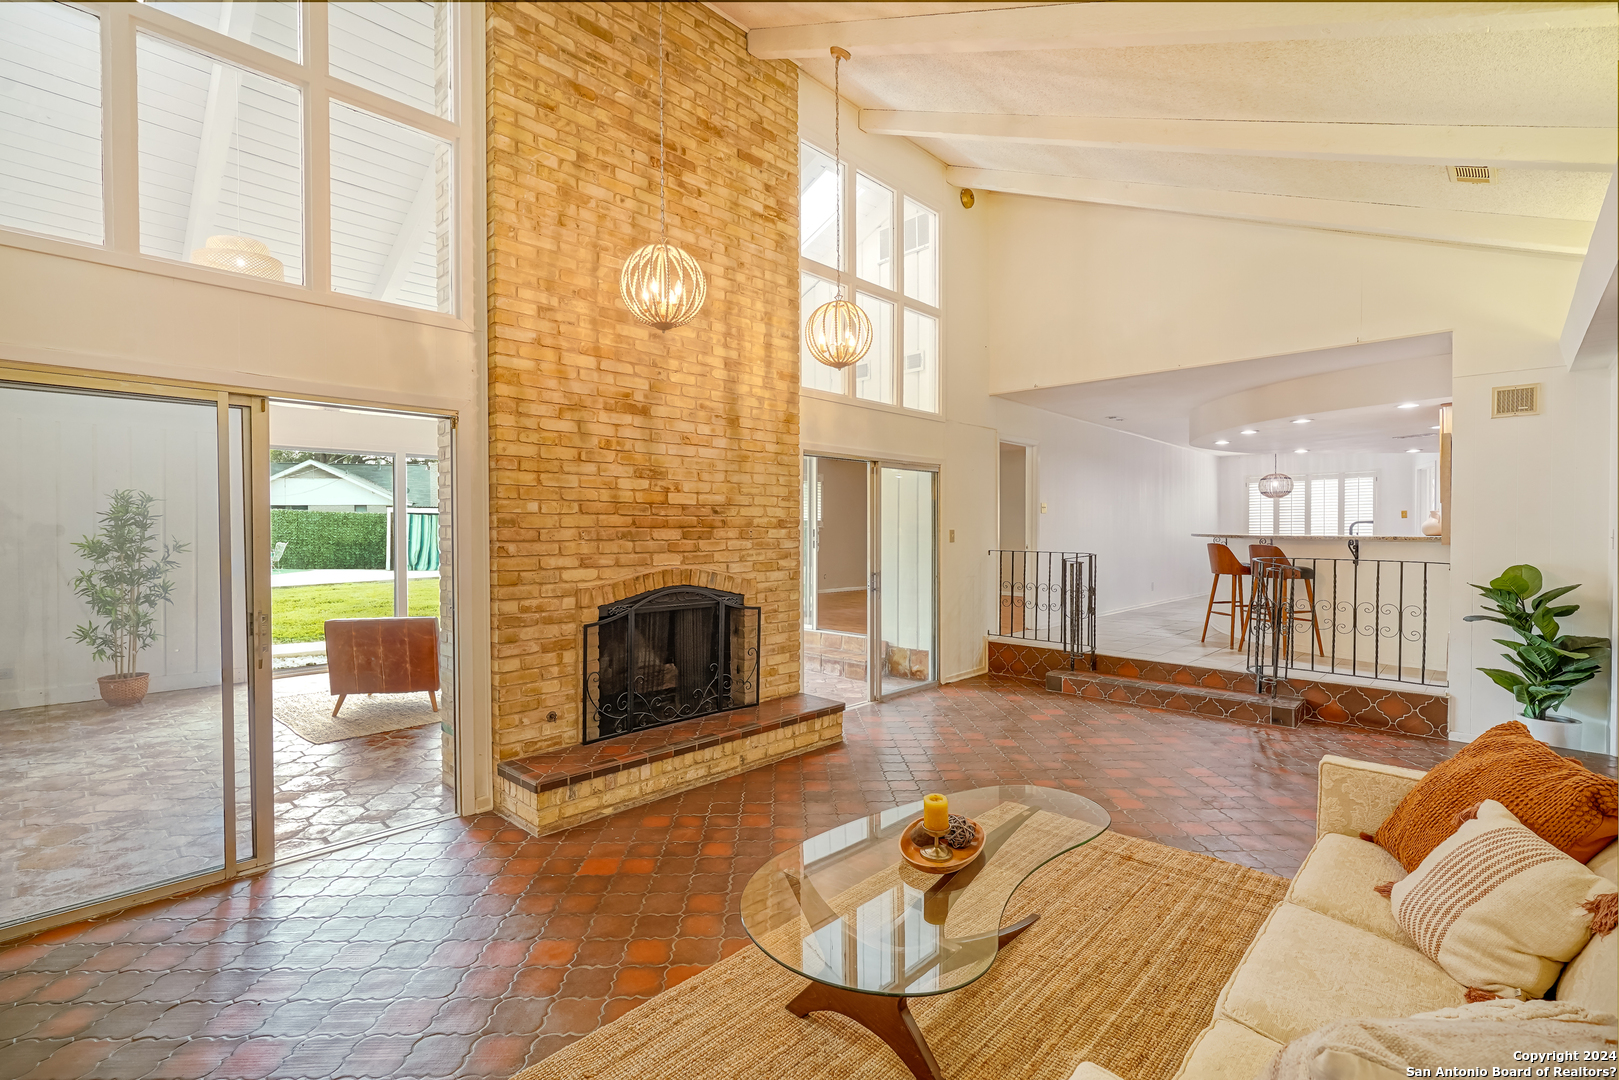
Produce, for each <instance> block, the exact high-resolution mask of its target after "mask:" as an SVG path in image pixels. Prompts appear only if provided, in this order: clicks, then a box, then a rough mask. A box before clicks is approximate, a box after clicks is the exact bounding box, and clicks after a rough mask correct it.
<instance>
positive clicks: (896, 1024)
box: [787, 915, 1040, 1080]
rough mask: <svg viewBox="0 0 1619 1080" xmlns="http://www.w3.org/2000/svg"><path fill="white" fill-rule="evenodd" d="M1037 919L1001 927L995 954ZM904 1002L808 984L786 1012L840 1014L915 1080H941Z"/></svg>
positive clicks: (1031, 917) (887, 996) (905, 1000)
mask: <svg viewBox="0 0 1619 1080" xmlns="http://www.w3.org/2000/svg"><path fill="white" fill-rule="evenodd" d="M1038 918H1040V916H1038V915H1030V916H1029V917H1028V918H1026V919H1020V920H1019V921H1017V922H1015V923H1013V924H1012V925H1011V926H1003V927H1001V929H1000V931H999V933H998V934H997V937H998V942H997V945H996V952H997V953H998V952H999V951H1000V950H1001V949H1004V948H1006V946H1007V944H1008V943H1010V942H1011V941H1012V939H1014V938H1016V937H1017V936H1018V935H1019V934H1021V933H1023V931H1025V930H1027V929H1028V928H1029V927H1031V926H1033V925H1034V923H1035V920H1037V919H1038ZM908 1000H909V999H907V998H903V997H891V996H889V995H886V994H868V993H864V992H862V991H859V990H848V989H845V988H844V987H841V986H828V985H827V984H826V983H819V982H813V981H812V982H811V983H810V984H809V985H808V986H806V987H804V989H803V992H802V993H800V994H799V995H798V996H797V997H795V998H793V1000H792V1001H791V1002H790V1003H788V1005H787V1011H788V1012H790V1013H792V1014H793V1015H794V1016H808V1015H809V1014H810V1013H812V1012H835V1013H842V1014H843V1015H844V1016H847V1017H848V1018H849V1019H851V1020H853V1021H854V1022H855V1023H857V1024H860V1025H862V1026H863V1027H865V1028H866V1030H868V1031H870V1032H871V1033H872V1034H873V1035H876V1036H877V1037H878V1038H879V1039H881V1040H882V1041H883V1042H885V1043H887V1044H888V1046H889V1049H891V1050H893V1051H894V1053H896V1054H898V1055H899V1059H900V1060H901V1061H903V1062H904V1063H905V1066H906V1067H907V1068H908V1069H910V1070H911V1073H912V1075H914V1076H915V1077H916V1080H944V1074H943V1073H941V1072H940V1071H939V1064H938V1062H936V1061H934V1060H933V1051H931V1050H929V1049H928V1044H927V1040H926V1039H924V1038H923V1037H922V1029H921V1028H919V1027H917V1025H916V1017H914V1016H912V1015H911V1009H910V1006H909V1005H908V1004H907V1002H908Z"/></svg>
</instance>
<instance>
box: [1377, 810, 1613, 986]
mask: <svg viewBox="0 0 1619 1080" xmlns="http://www.w3.org/2000/svg"><path fill="white" fill-rule="evenodd" d="M1462 816H1463V817H1467V816H1468V815H1467V814H1464V815H1462ZM1379 891H1382V890H1381V889H1380V890H1379ZM1615 893H1616V890H1615V887H1614V885H1613V883H1612V882H1610V881H1607V880H1605V879H1604V878H1601V877H1598V876H1597V875H1596V874H1593V873H1592V872H1591V871H1590V870H1588V869H1586V868H1585V867H1584V866H1582V865H1581V864H1580V863H1578V862H1575V861H1574V860H1573V859H1571V858H1570V857H1569V856H1567V855H1565V854H1563V853H1562V852H1561V851H1558V850H1557V849H1556V848H1554V847H1552V846H1551V845H1550V844H1548V843H1547V842H1546V841H1544V840H1542V839H1541V838H1540V837H1539V836H1536V835H1535V834H1534V833H1533V832H1531V831H1530V830H1529V829H1527V828H1525V827H1524V826H1523V824H1522V823H1520V822H1519V821H1518V819H1517V818H1516V817H1514V816H1513V814H1512V812H1511V811H1510V810H1508V809H1507V808H1506V807H1504V806H1502V805H1501V804H1500V803H1498V802H1496V801H1495V800H1493V799H1490V800H1486V801H1485V802H1482V803H1480V804H1479V806H1478V808H1477V811H1476V816H1474V817H1472V818H1471V819H1470V820H1464V821H1462V823H1461V825H1460V827H1459V828H1457V829H1456V831H1455V832H1454V833H1453V834H1452V835H1451V836H1450V838H1449V839H1447V840H1446V841H1444V842H1443V843H1441V844H1440V845H1439V846H1438V847H1436V848H1434V849H1433V851H1432V852H1430V853H1429V854H1428V857H1427V858H1425V859H1423V860H1422V863H1421V865H1419V866H1418V867H1417V868H1416V870H1415V871H1413V872H1412V873H1411V875H1410V876H1409V877H1407V878H1405V879H1404V880H1402V881H1400V882H1398V883H1397V884H1395V885H1394V886H1393V887H1392V889H1390V890H1389V899H1390V900H1391V901H1393V904H1394V918H1395V921H1396V922H1398V923H1399V924H1400V927H1401V929H1403V930H1404V931H1405V932H1406V933H1407V934H1409V935H1411V940H1412V941H1414V942H1416V945H1417V948H1418V949H1420V950H1422V953H1423V955H1425V956H1427V957H1428V958H1429V959H1430V960H1432V961H1434V963H1436V964H1438V965H1439V966H1440V967H1442V968H1444V970H1445V973H1446V974H1447V975H1449V976H1450V977H1451V978H1453V979H1455V980H1456V981H1457V982H1459V983H1461V984H1462V985H1463V986H1466V987H1468V988H1469V990H1471V991H1474V993H1473V994H1470V995H1469V996H1470V997H1471V998H1475V999H1484V998H1488V997H1489V996H1491V995H1498V996H1501V997H1525V998H1535V997H1540V996H1541V995H1542V994H1544V993H1545V992H1546V991H1547V990H1549V989H1550V988H1551V985H1552V983H1554V982H1556V981H1557V975H1558V973H1559V972H1560V971H1561V970H1562V968H1563V965H1564V964H1565V963H1567V962H1568V961H1569V960H1571V959H1573V958H1574V957H1575V956H1576V955H1577V954H1578V953H1579V951H1580V950H1581V949H1582V948H1584V947H1585V943H1586V941H1587V940H1589V938H1590V936H1591V934H1592V933H1593V931H1595V932H1606V933H1612V932H1613V926H1614V912H1615V906H1616V903H1619V896H1616V895H1615Z"/></svg>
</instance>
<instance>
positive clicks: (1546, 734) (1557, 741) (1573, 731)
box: [1518, 716, 1582, 750]
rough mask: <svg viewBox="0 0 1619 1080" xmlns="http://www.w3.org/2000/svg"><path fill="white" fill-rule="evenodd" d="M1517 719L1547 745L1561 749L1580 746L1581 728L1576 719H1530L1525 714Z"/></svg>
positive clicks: (1571, 748)
mask: <svg viewBox="0 0 1619 1080" xmlns="http://www.w3.org/2000/svg"><path fill="white" fill-rule="evenodd" d="M1518 719H1519V720H1522V721H1523V722H1524V724H1525V725H1527V726H1528V728H1529V733H1530V734H1531V735H1533V736H1534V737H1535V738H1537V739H1539V740H1540V741H1541V742H1543V743H1545V744H1546V745H1547V746H1553V747H1558V748H1560V749H1563V750H1578V749H1579V748H1580V739H1581V737H1582V736H1581V731H1582V729H1581V727H1580V722H1579V721H1578V720H1566V719H1563V718H1561V717H1559V718H1556V719H1552V720H1531V719H1529V718H1528V717H1527V716H1520V717H1518Z"/></svg>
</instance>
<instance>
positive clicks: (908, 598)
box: [870, 463, 939, 700]
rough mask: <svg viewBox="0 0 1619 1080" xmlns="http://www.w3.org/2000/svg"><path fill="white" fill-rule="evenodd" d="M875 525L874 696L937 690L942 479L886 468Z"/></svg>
mask: <svg viewBox="0 0 1619 1080" xmlns="http://www.w3.org/2000/svg"><path fill="white" fill-rule="evenodd" d="M877 473H878V482H877V484H876V485H875V486H876V491H875V493H874V495H875V499H876V506H875V507H874V508H873V509H874V512H873V514H872V521H874V522H875V523H876V524H877V528H876V529H875V530H873V532H874V534H875V535H874V536H873V537H872V542H873V549H874V550H873V561H874V562H875V563H876V565H877V567H878V573H877V577H876V582H877V594H878V598H877V602H876V603H874V604H872V605H871V620H872V626H871V637H870V640H871V641H872V642H873V643H874V647H873V650H872V694H873V696H874V697H876V698H877V699H879V700H881V699H882V698H886V697H892V696H893V695H894V694H896V693H901V692H903V691H906V690H914V689H917V688H919V687H922V686H929V685H932V684H934V683H937V682H938V679H939V671H938V662H939V649H938V640H939V636H938V628H939V617H938V610H939V605H938V592H939V580H938V551H939V547H938V533H939V530H938V473H937V472H935V471H933V470H932V469H927V468H922V467H917V466H905V465H891V464H888V463H880V464H879V466H878V469H877Z"/></svg>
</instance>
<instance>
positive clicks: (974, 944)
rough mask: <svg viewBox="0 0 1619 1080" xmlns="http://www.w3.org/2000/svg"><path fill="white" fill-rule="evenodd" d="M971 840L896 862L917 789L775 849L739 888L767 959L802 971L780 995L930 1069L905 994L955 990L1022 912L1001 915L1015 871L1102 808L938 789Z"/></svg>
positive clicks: (1047, 796) (1101, 814)
mask: <svg viewBox="0 0 1619 1080" xmlns="http://www.w3.org/2000/svg"><path fill="white" fill-rule="evenodd" d="M950 812H951V813H952V814H962V815H964V816H966V817H969V818H972V819H974V820H976V821H977V822H978V824H979V825H980V826H982V827H983V829H984V832H985V834H986V839H985V842H984V849H983V851H982V852H981V853H980V854H979V856H978V857H977V858H976V859H974V860H973V861H972V862H970V863H968V864H967V865H966V866H965V867H963V868H962V869H960V870H958V871H956V872H955V873H951V874H930V873H927V872H925V871H922V870H918V869H916V868H915V867H912V866H911V865H910V864H909V863H907V862H906V861H905V860H904V858H902V857H901V855H900V852H899V838H900V834H901V833H903V832H904V831H905V829H906V828H907V827H908V826H909V825H910V824H911V823H912V822H914V821H916V819H917V818H919V817H921V816H922V804H921V802H913V803H907V804H905V805H904V806H896V807H894V808H893V809H892V810H883V811H881V812H879V813H876V814H872V815H870V816H869V817H863V818H858V819H856V820H854V821H850V822H848V823H846V824H843V825H839V826H838V827H837V828H835V829H833V830H831V831H830V832H824V833H822V834H820V835H819V836H814V837H811V838H810V839H808V840H806V841H804V842H803V843H802V844H799V845H798V846H797V847H795V848H791V849H789V850H787V851H784V852H782V853H781V854H780V855H777V856H775V857H774V858H772V859H771V860H770V861H769V862H767V863H766V864H765V865H764V866H763V867H761V868H760V870H759V871H758V872H757V873H755V874H754V875H753V877H752V878H751V879H750V880H749V881H748V884H747V887H746V888H745V889H744V890H743V893H742V922H743V925H744V926H745V927H746V928H747V931H748V935H749V936H750V937H752V938H753V940H754V943H755V944H757V945H758V946H759V948H760V949H762V950H763V951H764V953H765V955H767V956H769V957H770V958H771V959H772V960H775V961H776V962H777V963H778V964H781V965H782V966H783V967H785V968H787V969H788V970H790V971H793V972H796V973H797V974H799V975H802V976H804V977H805V978H807V979H809V980H810V984H809V986H807V987H805V988H804V991H803V993H801V994H799V995H798V997H796V998H794V999H793V1001H792V1002H791V1003H790V1004H789V1005H788V1006H787V1008H788V1010H790V1011H791V1012H792V1013H793V1014H794V1015H796V1016H808V1015H809V1014H810V1013H811V1012H816V1011H825V1012H837V1013H842V1014H843V1015H845V1016H847V1017H850V1018H851V1019H853V1020H855V1021H857V1022H859V1023H860V1024H863V1025H865V1027H867V1028H869V1029H870V1030H871V1031H872V1032H873V1033H874V1034H876V1035H877V1036H878V1037H879V1038H880V1039H882V1040H883V1041H884V1042H885V1043H887V1044H888V1045H889V1046H890V1047H891V1048H892V1049H893V1051H894V1052H895V1053H896V1054H898V1055H899V1057H900V1060H901V1061H903V1062H905V1064H906V1065H907V1066H908V1067H909V1068H910V1070H911V1072H912V1073H914V1074H916V1076H917V1077H918V1078H919V1080H943V1078H942V1076H941V1074H940V1072H939V1067H938V1065H937V1064H936V1063H935V1062H934V1059H933V1053H932V1051H930V1050H929V1049H928V1044H927V1042H926V1041H925V1040H924V1039H923V1038H922V1031H921V1029H920V1028H919V1027H917V1025H916V1019H915V1018H914V1017H913V1016H912V1015H911V1011H910V1009H909V1008H908V1007H907V1005H906V1000H907V999H908V998H913V997H925V996H929V995H933V994H945V993H949V992H950V991H951V990H959V989H960V988H961V987H963V986H966V985H967V984H968V983H970V982H972V981H973V980H974V979H976V978H978V977H979V976H980V975H982V974H984V972H986V971H988V970H989V967H990V965H991V964H992V963H994V962H995V957H996V954H997V953H999V952H1000V950H1001V949H1004V948H1005V947H1006V946H1007V944H1008V943H1009V942H1011V941H1012V939H1013V938H1015V937H1017V936H1018V935H1019V934H1021V933H1022V932H1023V931H1025V930H1027V929H1028V928H1029V927H1030V926H1032V925H1033V924H1034V922H1035V920H1036V919H1038V918H1039V917H1040V916H1039V915H1030V916H1028V917H1027V918H1025V919H1021V920H1019V921H1018V922H1015V923H1013V924H1012V925H1010V926H1002V925H1001V918H1002V915H1003V913H1004V912H1005V910H1006V905H1007V902H1008V901H1009V900H1010V899H1011V898H1012V893H1013V892H1014V891H1015V890H1016V889H1017V887H1018V886H1019V885H1021V884H1022V883H1023V881H1024V879H1025V878H1027V877H1028V876H1029V875H1030V874H1032V873H1034V871H1035V870H1037V869H1039V868H1040V867H1041V866H1044V865H1045V864H1046V863H1048V862H1050V861H1051V860H1052V859H1054V858H1056V857H1057V856H1058V855H1061V854H1062V853H1063V852H1065V851H1070V850H1072V849H1073V848H1076V847H1079V846H1080V845H1081V844H1084V843H1087V842H1089V841H1091V840H1094V839H1095V838H1096V837H1098V836H1100V835H1101V834H1102V833H1104V832H1106V831H1107V828H1108V825H1109V824H1110V822H1111V819H1110V818H1109V817H1108V813H1107V811H1106V810H1104V809H1102V808H1101V807H1100V806H1098V805H1097V804H1096V803H1094V802H1091V801H1090V800H1089V799H1086V798H1082V797H1080V796H1078V795H1073V794H1070V793H1069V792H1066V791H1059V790H1056V789H1053V788H1043V787H1024V786H1003V787H990V788H977V789H975V790H973V791H961V792H956V793H955V794H952V795H950Z"/></svg>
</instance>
